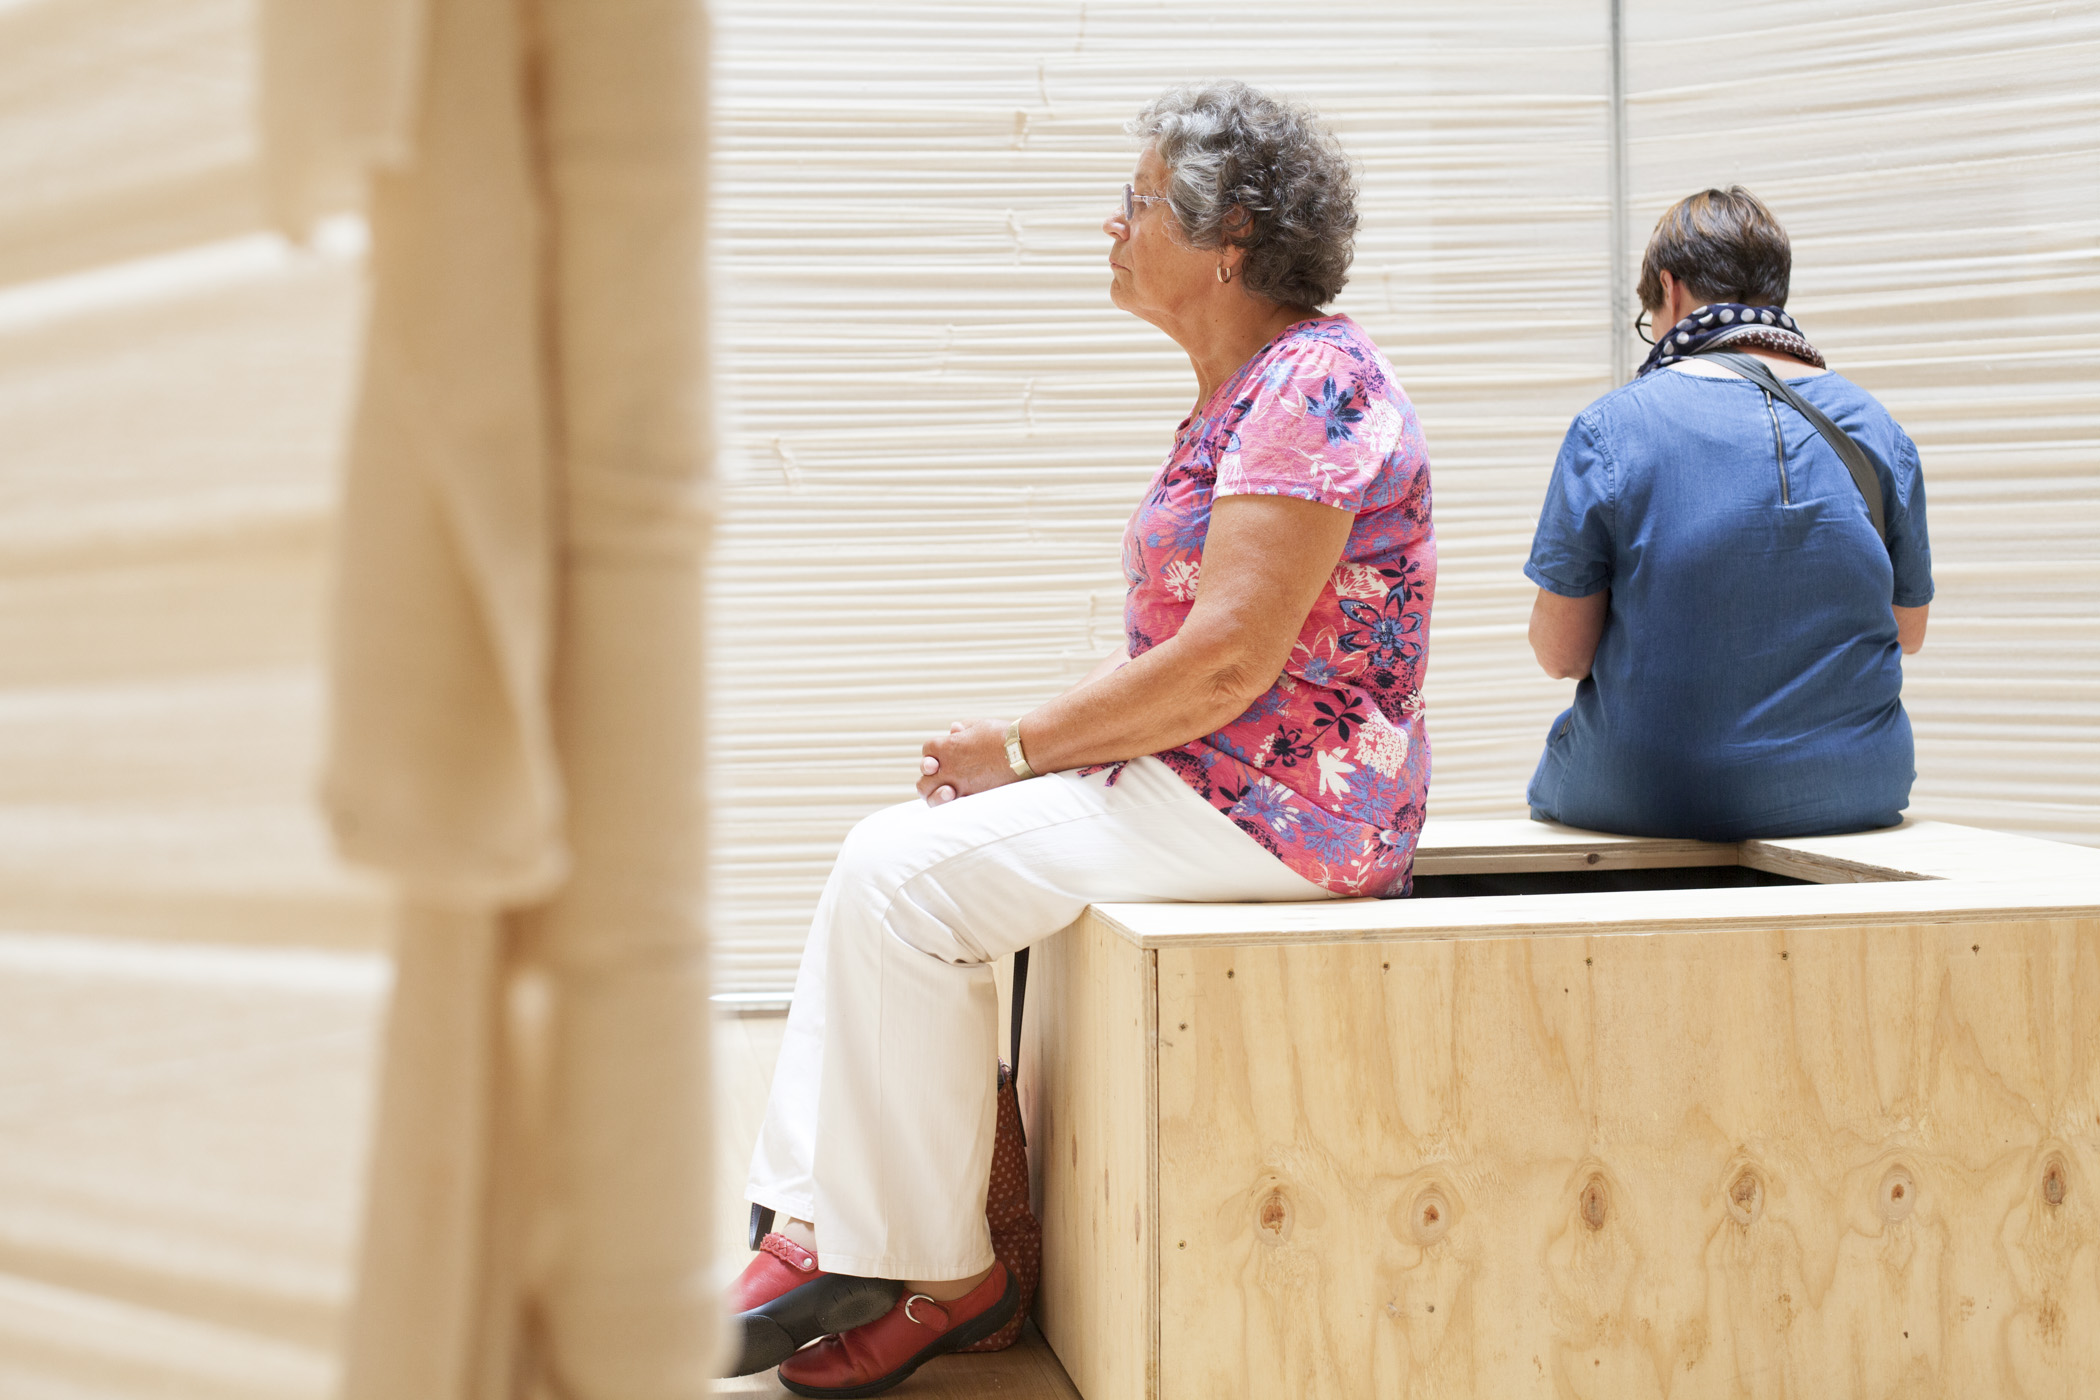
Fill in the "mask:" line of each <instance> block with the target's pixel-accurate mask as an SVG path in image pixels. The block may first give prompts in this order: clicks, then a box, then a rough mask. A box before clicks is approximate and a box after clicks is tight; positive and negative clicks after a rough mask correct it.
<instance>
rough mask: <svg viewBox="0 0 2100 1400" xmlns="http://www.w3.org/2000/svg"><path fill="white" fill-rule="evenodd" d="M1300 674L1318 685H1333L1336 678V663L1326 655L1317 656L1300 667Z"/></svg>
mask: <svg viewBox="0 0 2100 1400" xmlns="http://www.w3.org/2000/svg"><path fill="white" fill-rule="evenodd" d="M1298 674H1299V675H1300V676H1302V677H1304V678H1305V679H1306V680H1308V681H1310V682H1312V684H1314V685H1318V686H1332V685H1333V684H1334V679H1335V669H1334V663H1333V662H1332V661H1329V660H1328V659H1327V658H1326V657H1324V656H1315V657H1313V658H1312V659H1310V660H1309V661H1307V662H1306V663H1305V664H1304V665H1303V666H1301V667H1299V668H1298Z"/></svg>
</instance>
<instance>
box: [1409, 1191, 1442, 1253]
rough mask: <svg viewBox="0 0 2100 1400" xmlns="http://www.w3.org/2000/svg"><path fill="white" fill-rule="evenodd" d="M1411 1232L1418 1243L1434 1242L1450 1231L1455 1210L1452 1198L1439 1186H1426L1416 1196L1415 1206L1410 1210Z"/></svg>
mask: <svg viewBox="0 0 2100 1400" xmlns="http://www.w3.org/2000/svg"><path fill="white" fill-rule="evenodd" d="M1408 1217H1409V1225H1408V1228H1409V1230H1410V1232H1411V1233H1412V1234H1413V1235H1414V1237H1415V1243H1417V1244H1434V1243H1436V1242H1437V1241H1438V1240H1440V1239H1442V1238H1443V1237H1444V1236H1445V1235H1446V1234H1448V1233H1450V1230H1451V1221H1452V1218H1453V1212H1452V1209H1451V1200H1450V1198H1449V1197H1448V1196H1446V1195H1445V1194H1444V1191H1443V1188H1442V1187H1439V1186H1430V1187H1426V1188H1425V1189H1424V1190H1423V1191H1422V1193H1421V1194H1420V1195H1418V1196H1416V1197H1415V1204H1414V1208H1413V1209H1412V1210H1411V1211H1409V1212H1408Z"/></svg>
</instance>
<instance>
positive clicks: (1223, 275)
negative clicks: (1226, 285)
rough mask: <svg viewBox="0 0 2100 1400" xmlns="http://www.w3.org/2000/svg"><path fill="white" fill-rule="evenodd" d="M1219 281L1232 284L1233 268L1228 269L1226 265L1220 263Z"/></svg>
mask: <svg viewBox="0 0 2100 1400" xmlns="http://www.w3.org/2000/svg"><path fill="white" fill-rule="evenodd" d="M1218 280H1219V281H1220V282H1230V281H1231V280H1232V269H1231V268H1228V267H1227V266H1225V264H1223V263H1219V264H1218Z"/></svg>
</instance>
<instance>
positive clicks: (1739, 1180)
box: [1728, 1167, 1765, 1225]
mask: <svg viewBox="0 0 2100 1400" xmlns="http://www.w3.org/2000/svg"><path fill="white" fill-rule="evenodd" d="M1764 1209H1765V1182H1764V1178H1763V1177H1761V1176H1759V1175H1758V1174H1757V1169H1756V1168H1755V1167H1744V1168H1743V1169H1742V1170H1741V1171H1739V1172H1737V1173H1736V1174H1735V1179H1734V1180H1733V1181H1731V1182H1729V1183H1728V1213H1729V1215H1731V1216H1733V1217H1734V1219H1735V1223H1736V1224H1738V1225H1750V1224H1754V1223H1755V1222H1756V1220H1757V1217H1758V1216H1760V1215H1762V1214H1763V1213H1764Z"/></svg>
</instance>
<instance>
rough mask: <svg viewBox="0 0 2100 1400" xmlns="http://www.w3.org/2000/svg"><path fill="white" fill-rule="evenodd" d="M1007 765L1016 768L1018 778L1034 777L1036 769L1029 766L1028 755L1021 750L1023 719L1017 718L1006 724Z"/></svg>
mask: <svg viewBox="0 0 2100 1400" xmlns="http://www.w3.org/2000/svg"><path fill="white" fill-rule="evenodd" d="M1006 766H1007V767H1009V768H1011V769H1013V770H1014V776H1015V777H1016V778H1033V777H1034V776H1035V770H1034V769H1033V768H1030V767H1029V766H1028V755H1027V754H1024V753H1022V752H1021V721H1019V720H1015V721H1014V722H1013V723H1012V724H1009V725H1007V726H1006Z"/></svg>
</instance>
